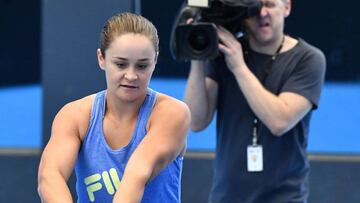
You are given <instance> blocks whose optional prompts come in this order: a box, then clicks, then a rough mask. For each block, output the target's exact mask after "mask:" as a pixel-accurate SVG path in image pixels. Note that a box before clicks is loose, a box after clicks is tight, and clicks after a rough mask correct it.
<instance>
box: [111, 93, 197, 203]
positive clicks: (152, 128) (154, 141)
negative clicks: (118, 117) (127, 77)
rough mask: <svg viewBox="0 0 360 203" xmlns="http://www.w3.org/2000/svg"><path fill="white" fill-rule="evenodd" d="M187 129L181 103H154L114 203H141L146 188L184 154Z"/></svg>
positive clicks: (187, 116) (184, 109)
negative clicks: (145, 133)
mask: <svg viewBox="0 0 360 203" xmlns="http://www.w3.org/2000/svg"><path fill="white" fill-rule="evenodd" d="M159 97H160V95H159V96H158V100H159ZM162 97H163V96H162ZM189 125H190V112H189V110H188V108H187V106H186V105H185V104H184V103H182V102H180V101H175V100H174V99H169V98H167V97H166V99H161V101H158V102H157V104H156V105H155V107H154V109H153V112H152V114H151V117H150V120H149V124H148V129H149V130H148V133H147V135H146V136H145V137H144V139H143V140H142V141H141V143H140V144H139V146H138V147H137V149H136V150H135V151H134V153H133V154H132V155H131V157H130V159H129V161H128V163H127V165H126V168H125V171H124V175H123V177H122V180H121V182H120V185H119V188H118V190H117V192H116V194H115V196H114V200H113V202H114V203H120V202H121V203H139V202H140V201H141V199H142V196H143V193H144V189H145V185H146V184H147V183H148V182H149V181H150V180H152V179H153V178H154V177H155V176H157V175H158V173H159V172H160V171H161V170H162V169H163V168H165V167H166V166H167V165H168V164H169V163H170V162H171V161H173V160H174V159H175V158H176V157H177V156H178V155H179V154H180V153H181V152H183V151H184V147H185V142H186V134H187V131H188V128H189Z"/></svg>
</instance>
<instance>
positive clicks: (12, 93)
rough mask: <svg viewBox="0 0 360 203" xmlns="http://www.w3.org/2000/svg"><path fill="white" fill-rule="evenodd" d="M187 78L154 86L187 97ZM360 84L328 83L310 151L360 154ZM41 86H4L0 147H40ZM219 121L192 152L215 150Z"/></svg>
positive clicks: (196, 137)
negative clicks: (185, 94) (185, 90)
mask: <svg viewBox="0 0 360 203" xmlns="http://www.w3.org/2000/svg"><path fill="white" fill-rule="evenodd" d="M185 83H186V81H185V80H184V79H158V78H155V79H153V80H152V82H151V84H150V87H151V88H153V89H155V90H157V91H159V92H163V93H166V94H168V95H171V96H173V97H176V98H178V99H180V100H181V99H182V98H183V94H184V88H185ZM359 105H360V84H354V83H326V84H325V86H324V89H323V93H322V96H321V101H320V108H319V109H318V110H316V111H315V112H314V113H313V119H312V122H311V127H310V138H309V147H308V149H309V152H311V153H331V154H359V153H360V107H359ZM41 116H42V88H41V85H31V86H22V87H10V88H0V138H1V139H0V148H39V147H40V146H41V128H42V119H41ZM214 148H215V122H214V121H213V122H212V123H211V125H210V126H209V127H208V128H207V129H206V130H204V131H202V132H200V133H193V132H190V133H189V136H188V150H189V151H213V150H214Z"/></svg>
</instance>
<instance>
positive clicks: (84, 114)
mask: <svg viewBox="0 0 360 203" xmlns="http://www.w3.org/2000/svg"><path fill="white" fill-rule="evenodd" d="M95 96H96V94H92V95H88V96H85V97H83V98H81V99H77V100H74V101H71V102H69V103H67V104H65V105H64V106H63V107H62V108H61V109H60V111H59V112H58V114H57V115H56V116H57V117H59V116H61V117H63V119H66V120H68V121H69V122H73V124H75V125H76V127H77V128H78V130H79V134H80V136H84V135H85V133H86V131H87V128H88V125H89V121H90V115H91V109H92V103H93V101H94V99H95Z"/></svg>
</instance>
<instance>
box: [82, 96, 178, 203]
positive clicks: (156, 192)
mask: <svg viewBox="0 0 360 203" xmlns="http://www.w3.org/2000/svg"><path fill="white" fill-rule="evenodd" d="M105 95H106V92H105V90H104V91H101V92H99V93H97V94H96V97H95V99H94V101H93V106H92V110H91V118H90V123H89V127H88V132H87V134H86V136H85V138H84V141H83V143H82V145H81V148H80V151H79V154H78V158H77V161H76V166H75V173H76V179H77V182H76V191H77V195H78V201H77V202H78V203H85V202H101V203H107V202H112V199H113V196H114V194H115V192H116V190H117V188H118V185H119V183H120V181H121V178H122V176H123V172H124V169H125V166H126V163H127V162H128V160H129V158H130V156H131V155H132V153H133V152H134V150H135V149H136V147H137V146H138V145H139V143H140V142H141V140H142V139H143V138H144V137H145V136H146V133H147V132H146V124H147V121H148V118H149V116H150V113H151V111H152V108H153V106H154V103H155V101H156V95H157V93H156V92H155V91H153V90H151V89H148V92H147V95H146V98H145V101H144V102H143V104H142V105H141V107H140V111H139V115H138V118H137V123H136V128H135V130H134V132H133V135H132V137H131V140H130V141H129V144H128V145H126V146H124V147H122V148H120V149H116V150H113V149H111V148H110V146H109V145H108V144H107V143H106V140H105V137H104V133H103V130H102V129H103V118H104V113H105V100H106V96H105ZM182 163H183V156H181V155H179V156H178V157H177V158H176V159H175V160H174V161H172V162H171V163H170V164H169V165H168V166H167V167H166V168H164V169H163V170H162V171H161V172H160V173H159V174H158V176H156V177H155V178H154V179H153V180H152V181H151V182H149V183H148V184H147V185H146V187H145V191H144V195H143V198H142V201H141V202H142V203H157V202H167V203H173V202H174V203H177V202H180V183H181V172H182Z"/></svg>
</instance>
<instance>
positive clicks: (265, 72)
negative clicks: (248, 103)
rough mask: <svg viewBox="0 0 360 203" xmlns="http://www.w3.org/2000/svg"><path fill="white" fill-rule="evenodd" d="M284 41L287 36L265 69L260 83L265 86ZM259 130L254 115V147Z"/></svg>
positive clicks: (257, 121)
mask: <svg viewBox="0 0 360 203" xmlns="http://www.w3.org/2000/svg"><path fill="white" fill-rule="evenodd" d="M284 40H285V36H283V38H282V41H281V44H280V45H279V47H278V49H277V50H276V52H275V54H274V55H273V56H272V57H271V60H270V62H269V63H268V65H267V66H266V67H265V71H264V75H263V77H262V78H261V80H260V82H261V83H262V84H263V85H265V81H266V79H267V77H268V76H269V74H270V71H271V68H272V65H273V63H274V61H275V59H276V57H277V56H278V55H279V54H280V51H281V49H282V47H283V45H284ZM258 129H259V119H258V118H257V117H256V115H255V114H254V128H253V135H252V137H253V138H252V145H254V146H255V145H257V141H258V139H259V136H258Z"/></svg>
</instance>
